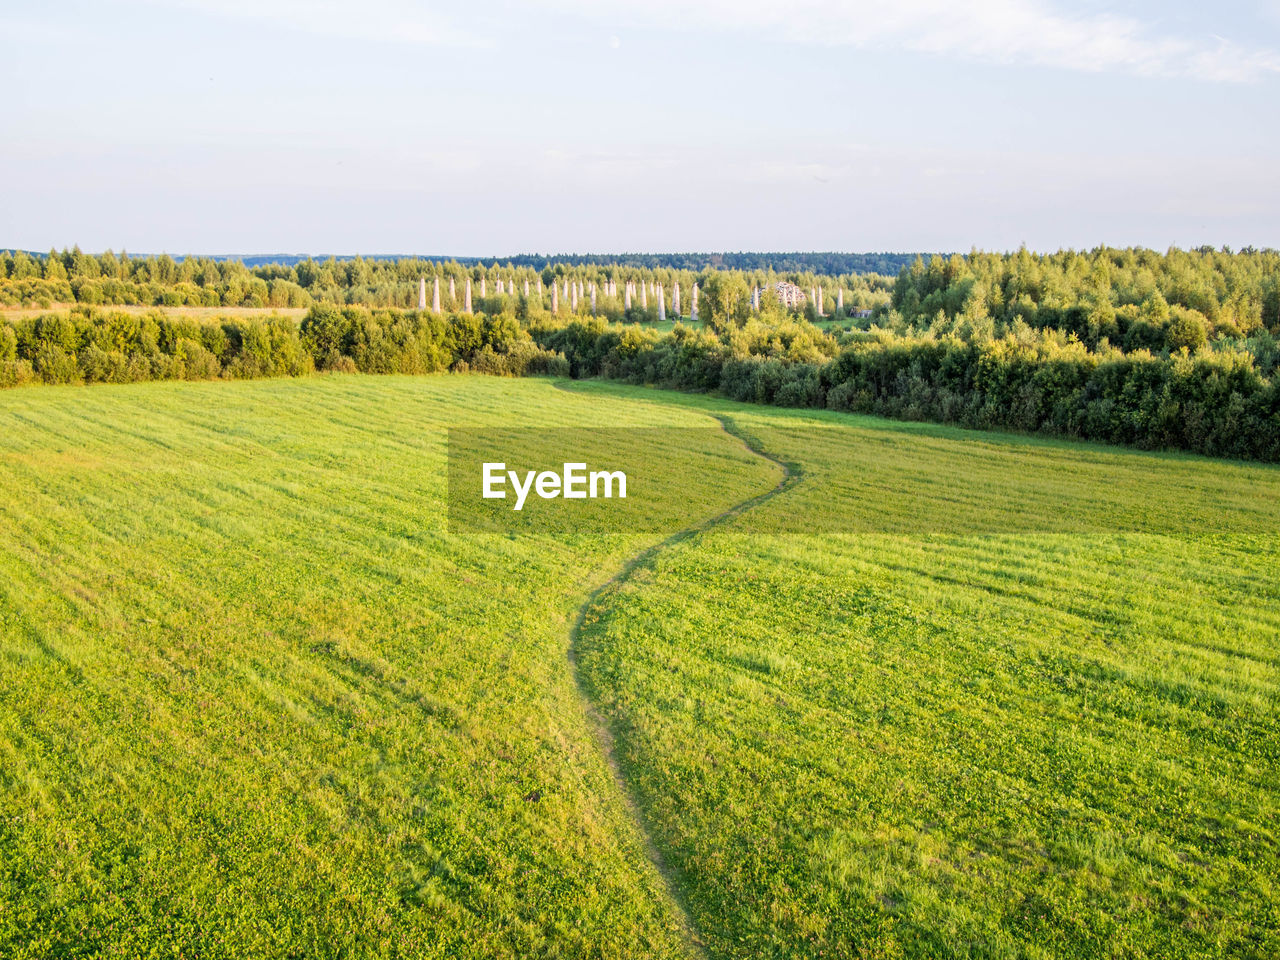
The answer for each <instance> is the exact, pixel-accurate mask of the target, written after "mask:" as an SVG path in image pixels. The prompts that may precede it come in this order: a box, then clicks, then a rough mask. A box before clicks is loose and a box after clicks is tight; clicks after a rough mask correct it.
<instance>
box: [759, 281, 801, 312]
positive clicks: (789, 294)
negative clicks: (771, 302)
mask: <svg viewBox="0 0 1280 960" xmlns="http://www.w3.org/2000/svg"><path fill="white" fill-rule="evenodd" d="M765 289H766V290H767V289H769V288H768V287H766V288H765ZM773 293H774V296H776V297H777V298H778V302H779V303H780V304H782V305H783V306H784V307H786V308H787V309H788V310H799V309H800V308H801V307H803V306H804V305H805V303H806V302H807V301H808V298H807V297H806V296H805V295H804V291H803V290H801V289H800V288H799V287H797V286H796V285H795V284H794V283H788V282H787V281H786V280H779V281H778V282H777V283H775V284H774V285H773Z"/></svg>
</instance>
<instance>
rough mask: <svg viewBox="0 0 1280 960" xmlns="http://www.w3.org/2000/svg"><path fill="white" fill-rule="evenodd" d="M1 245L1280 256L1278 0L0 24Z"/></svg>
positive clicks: (72, 10) (294, 1)
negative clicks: (1143, 251) (1106, 248)
mask: <svg viewBox="0 0 1280 960" xmlns="http://www.w3.org/2000/svg"><path fill="white" fill-rule="evenodd" d="M0 83H2V87H0V89H3V99H2V100H0V104H2V105H0V183H2V184H3V187H2V188H0V248H24V249H32V250H47V249H49V248H50V247H55V246H56V247H58V248H59V249H61V248H62V247H65V246H71V245H73V244H78V245H79V246H80V247H81V248H82V249H85V250H92V251H100V250H104V249H108V248H111V249H114V250H117V251H119V250H121V249H127V250H129V251H131V252H136V253H158V252H162V251H163V252H168V253H171V254H187V253H237V254H261V253H312V254H321V253H337V254H354V253H363V254H386V253H406V254H424V255H456V256H501V255H504V254H516V253H570V252H576V253H586V252H611V253H620V252H630V251H648V252H673V251H693V250H700V251H705V250H842V251H854V252H861V251H881V250H894V251H953V250H955V251H967V250H969V249H971V248H975V247H976V248H979V249H988V250H1009V249H1015V248H1017V247H1018V246H1019V245H1021V244H1026V245H1027V246H1028V247H1031V248H1032V249H1035V250H1057V249H1060V248H1063V247H1092V246H1096V245H1098V244H1111V245H1117V246H1128V245H1142V246H1149V247H1154V248H1156V249H1161V250H1163V249H1164V248H1166V247H1169V246H1171V245H1177V246H1183V247H1187V246H1199V245H1201V244H1211V245H1213V246H1221V245H1228V246H1231V247H1234V248H1239V247H1242V246H1247V245H1253V246H1258V247H1263V246H1273V247H1274V246H1280V122H1278V121H1280V0H1256V2H1248V0H1246V2H1238V3H1221V4H1205V3H1200V2H1185V0H1167V2H1155V0H1132V2H1105V3H1104V2H1098V0H1074V2H1066V0H968V2H966V0H786V2H777V0H771V2H765V0H527V2H522V3H517V2H488V0H469V2H453V0H446V2H412V0H363V2H361V3H358V4H357V3H338V2H333V0H167V2H166V0H93V2H83V0H62V2H59V3H57V4H29V3H22V2H20V0H0Z"/></svg>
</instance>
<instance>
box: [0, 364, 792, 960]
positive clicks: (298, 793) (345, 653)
mask: <svg viewBox="0 0 1280 960" xmlns="http://www.w3.org/2000/svg"><path fill="white" fill-rule="evenodd" d="M601 417H607V418H608V419H609V420H610V421H611V422H612V423H614V424H615V425H622V424H627V423H632V424H635V425H637V426H650V427H652V426H661V425H673V426H682V425H683V426H705V425H706V422H707V421H706V418H705V417H704V416H702V415H701V414H698V413H694V412H689V411H683V410H680V409H678V408H671V409H667V408H664V407H660V406H652V405H638V404H632V403H628V402H627V401H625V400H605V401H603V402H602V401H601V400H600V399H599V398H594V397H583V396H578V395H574V394H570V393H566V392H564V391H560V390H555V389H553V388H552V387H551V386H550V384H549V383H547V382H545V381H534V380H501V379H497V378H484V377H450V376H441V377H422V378H408V377H391V378H378V377H323V378H312V379H309V380H305V381H293V380H269V381H257V382H252V383H241V384H228V383H214V384H183V385H179V384H145V385H139V386H131V387H101V388H52V387H49V388H34V389H28V390H15V391H8V392H5V393H3V394H0V488H2V489H3V490H4V491H5V495H4V497H3V501H2V502H0V955H3V956H5V957H32V958H35V957H49V956H111V957H129V958H136V957H150V956H165V957H170V956H201V957H212V956H240V957H285V956H307V957H325V956H330V957H339V956H341V957H358V956H402V957H429V956H476V957H492V956H499V957H501V956H507V957H528V956H593V955H594V956H599V955H604V956H620V955H632V956H674V955H678V954H679V952H680V949H681V946H680V945H681V931H680V929H679V925H678V919H677V918H676V915H675V914H674V913H673V912H672V910H671V909H670V907H669V905H668V903H667V901H666V899H665V894H664V891H663V890H662V889H661V886H660V884H659V883H658V881H657V880H656V875H655V874H654V873H653V871H652V869H651V868H650V867H649V865H648V861H647V860H646V859H645V857H644V855H643V850H642V848H641V846H640V840H639V838H638V834H637V831H636V829H635V826H634V824H633V822H632V820H631V819H630V817H629V815H628V814H627V812H626V809H625V806H624V805H623V803H622V802H621V800H620V798H619V796H618V794H617V790H616V787H615V785H614V783H613V781H612V779H611V776H610V774H609V771H608V769H607V767H606V765H605V762H604V760H603V758H602V756H601V754H600V751H599V749H598V748H597V744H596V740H595V738H594V736H593V733H592V729H591V727H590V726H589V724H588V721H587V720H586V714H585V711H584V705H583V703H582V701H581V698H580V696H579V694H578V692H577V690H576V687H575V684H574V679H573V675H572V673H571V671H570V668H569V665H568V660H567V643H568V633H569V626H570V624H571V622H572V620H573V618H574V616H575V612H576V608H577V607H578V605H579V604H581V602H582V601H583V599H584V597H585V596H586V594H587V592H588V591H590V590H591V589H592V588H594V587H596V586H598V585H599V583H601V582H602V581H603V580H605V579H607V578H608V577H609V576H610V575H611V574H612V572H613V571H614V569H615V568H616V567H617V566H618V565H619V564H620V563H621V562H622V560H623V559H624V558H625V557H626V556H628V555H630V554H631V553H634V552H635V551H636V550H638V549H640V548H641V547H643V546H645V545H646V544H647V543H648V542H649V541H647V540H644V539H643V538H626V537H619V536H616V535H614V536H608V537H605V536H600V537H581V538H578V539H577V540H576V541H574V542H549V541H545V540H542V541H521V540H515V539H510V538H506V537H496V536H486V537H465V536H452V537H451V536H449V535H448V534H446V532H445V517H444V512H443V508H444V482H445V471H444V453H445V451H444V439H445V427H446V426H447V425H458V424H469V425H472V426H480V425H484V424H486V423H497V422H501V423H504V424H512V423H521V422H524V423H528V424H543V423H547V422H556V423H558V424H561V425H566V426H572V425H575V424H576V425H584V426H585V425H588V424H592V423H595V422H597V421H598V419H599V418H601ZM706 437H707V441H706V442H707V443H708V444H709V445H712V446H714V447H716V448H718V450H719V454H720V456H718V457H717V460H716V462H718V463H719V464H721V468H720V471H721V472H720V475H719V476H718V477H716V480H715V483H714V484H712V485H709V486H708V489H709V490H711V491H712V493H711V495H710V496H711V500H710V501H709V502H708V503H707V511H708V513H710V512H715V511H718V510H720V509H723V508H724V507H727V506H729V505H731V504H732V503H734V502H736V501H738V500H741V499H743V498H744V497H747V496H750V495H752V494H753V493H754V492H756V489H757V488H758V487H759V486H761V485H762V484H765V485H767V484H768V483H769V482H771V479H772V473H771V468H770V466H769V465H768V464H762V463H761V461H759V459H758V458H755V457H753V456H751V455H750V454H749V453H747V452H746V451H745V449H744V448H742V446H741V444H739V443H738V441H736V440H734V439H732V438H730V437H728V436H726V435H725V434H723V433H722V432H720V431H719V430H708V431H706ZM664 469H669V470H671V471H672V472H678V473H682V474H683V473H684V472H686V469H687V467H686V465H685V464H684V462H683V461H682V460H681V459H679V458H678V457H677V458H674V459H672V460H671V461H670V462H669V463H668V464H667V466H666V468H664ZM708 469H715V467H714V465H712V467H709V468H708ZM650 539H652V538H650Z"/></svg>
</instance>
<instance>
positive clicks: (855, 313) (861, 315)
mask: <svg viewBox="0 0 1280 960" xmlns="http://www.w3.org/2000/svg"><path fill="white" fill-rule="evenodd" d="M849 316H851V317H857V318H858V319H859V320H865V319H867V317H869V316H871V311H870V310H867V309H866V308H858V309H855V310H850V311H849Z"/></svg>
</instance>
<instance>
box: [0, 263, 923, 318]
mask: <svg viewBox="0 0 1280 960" xmlns="http://www.w3.org/2000/svg"><path fill="white" fill-rule="evenodd" d="M725 256H726V257H728V258H730V259H731V260H732V258H734V257H738V256H740V255H725ZM752 256H755V255H752ZM788 256H790V255H778V257H776V258H775V257H774V255H759V257H760V259H759V260H758V262H759V263H760V264H762V265H761V266H757V267H752V268H750V269H746V268H745V267H744V266H742V265H741V264H739V265H737V266H733V265H732V264H717V263H716V262H714V261H715V258H714V257H707V258H704V257H701V256H698V257H690V258H681V257H679V256H668V257H642V256H636V257H629V256H619V257H600V258H594V259H592V258H585V257H573V256H566V257H564V258H556V259H555V260H548V259H545V258H540V257H527V258H514V259H511V260H508V261H506V262H502V263H499V262H496V261H493V262H490V263H487V264H486V263H484V262H481V261H474V260H472V261H467V260H430V259H421V258H408V257H406V258H399V259H382V258H364V257H353V258H350V259H344V260H338V259H336V258H332V257H330V258H328V259H325V260H312V259H310V258H302V259H297V258H286V259H287V261H288V262H284V261H282V262H277V263H258V264H255V265H253V266H248V265H246V264H245V263H243V262H242V261H239V260H229V259H221V258H216V257H185V258H180V259H175V258H173V257H170V256H167V255H163V254H162V255H160V256H151V257H131V256H129V255H128V254H127V253H121V254H115V253H113V252H111V251H107V252H106V253H102V254H90V253H84V252H83V251H81V250H80V249H79V248H74V249H71V250H63V251H62V252H60V253H59V252H58V251H56V250H51V251H49V253H48V254H44V255H33V254H30V253H27V252H25V251H21V250H19V251H4V252H0V305H7V306H27V307H30V306H35V307H51V306H53V305H54V304H85V305H90V306H126V305H127V306H158V307H255V308H277V309H290V308H305V307H309V306H311V305H312V304H313V303H333V304H339V305H352V306H356V305H358V306H368V307H398V308H401V309H412V308H413V307H416V306H417V305H418V294H419V283H420V281H421V280H422V279H424V278H425V279H426V280H427V282H428V283H431V282H432V281H433V280H435V279H436V278H439V279H440V280H441V282H442V284H443V286H444V292H443V295H442V302H441V309H442V310H445V311H456V310H461V309H462V307H463V296H462V287H463V286H464V284H465V282H466V281H467V280H468V279H470V280H471V282H472V286H473V288H474V292H475V295H476V296H477V297H481V296H483V297H486V298H487V297H489V296H498V295H499V291H501V296H503V297H505V298H506V300H504V301H502V302H498V303H496V304H494V305H493V308H494V309H498V310H501V309H505V308H506V307H507V306H514V305H517V303H518V301H520V300H521V299H524V300H528V299H531V298H532V299H535V300H536V301H537V302H536V303H534V304H533V305H532V308H533V309H534V310H535V311H536V310H538V309H547V308H549V307H550V305H551V302H550V298H551V294H550V285H551V283H553V282H561V283H563V282H564V281H566V280H568V281H570V282H573V281H576V282H578V283H582V284H585V285H587V286H588V287H592V286H594V287H595V288H596V292H597V297H596V315H599V316H607V317H608V318H609V319H612V320H619V321H622V320H645V319H656V317H657V308H656V302H655V303H654V305H653V314H652V316H648V315H646V314H643V313H639V312H637V313H636V314H634V315H631V316H627V305H626V304H625V302H624V298H623V297H622V296H621V295H614V296H604V295H602V292H603V291H604V290H605V289H606V288H607V289H609V290H620V289H624V288H625V286H626V285H627V284H632V285H636V284H645V285H646V286H648V287H650V288H656V285H657V284H662V285H663V288H664V290H665V291H666V293H667V295H668V296H670V294H671V293H672V291H673V290H674V288H675V285H676V284H679V285H680V286H681V288H682V289H683V291H684V292H685V294H686V297H687V296H688V294H689V293H690V291H691V289H692V286H693V284H694V283H696V282H698V281H699V280H700V279H701V278H704V277H706V276H709V275H713V274H716V273H719V272H723V269H734V270H735V271H736V272H740V273H741V274H742V275H743V276H744V278H746V279H747V281H748V282H749V283H752V284H755V285H759V286H766V285H773V284H775V283H777V282H778V281H780V280H785V281H787V282H791V283H795V284H797V285H799V286H801V287H802V288H804V289H809V288H811V287H813V286H815V285H823V286H825V287H826V288H827V289H829V290H831V291H832V294H831V295H832V296H833V297H834V295H835V294H834V291H835V290H836V289H837V288H839V289H843V290H844V291H845V295H846V297H847V298H848V302H849V304H850V307H851V309H852V308H859V307H861V308H871V307H874V306H878V305H881V304H887V303H888V300H889V293H890V290H891V289H892V287H893V283H894V281H893V277H892V271H887V272H886V273H885V274H878V273H870V274H867V273H861V272H858V271H856V270H852V269H851V270H849V271H846V272H842V273H836V272H833V270H834V267H835V266H837V265H838V264H837V263H836V262H835V261H823V260H816V261H814V262H813V263H811V264H809V265H808V266H806V265H805V264H806V263H807V261H806V259H805V257H807V256H809V255H805V257H800V258H799V259H794V260H787V259H786V258H787V257H788ZM813 256H814V257H817V256H818V255H813ZM822 256H826V255H822ZM831 256H836V255H831ZM771 258H772V259H771ZM899 259H906V258H905V255H904V256H902V257H900V258H899ZM774 260H776V263H777V265H776V266H770V265H768V264H769V263H773V262H774ZM746 262H747V261H743V263H744V264H745V263H746ZM735 263H736V261H735ZM850 264H851V265H853V262H852V261H850ZM784 266H785V267H786V269H783V267H784ZM891 266H893V268H894V270H896V269H897V261H894V263H893V264H891ZM526 283H527V284H528V285H529V294H528V295H527V296H526V294H525V285H526ZM539 283H540V286H541V289H540V290H539V289H538V288H539ZM633 306H637V307H638V304H635V305H633ZM667 306H668V309H669V310H670V309H671V307H672V304H671V303H670V302H668V304H667ZM687 307H688V300H686V302H685V310H684V315H688V309H687ZM579 308H580V309H579V312H582V313H584V314H586V313H589V312H590V309H589V308H590V304H589V302H583V303H581V304H579ZM569 309H570V305H569V304H567V303H566V304H562V305H561V312H565V311H567V310H569Z"/></svg>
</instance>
